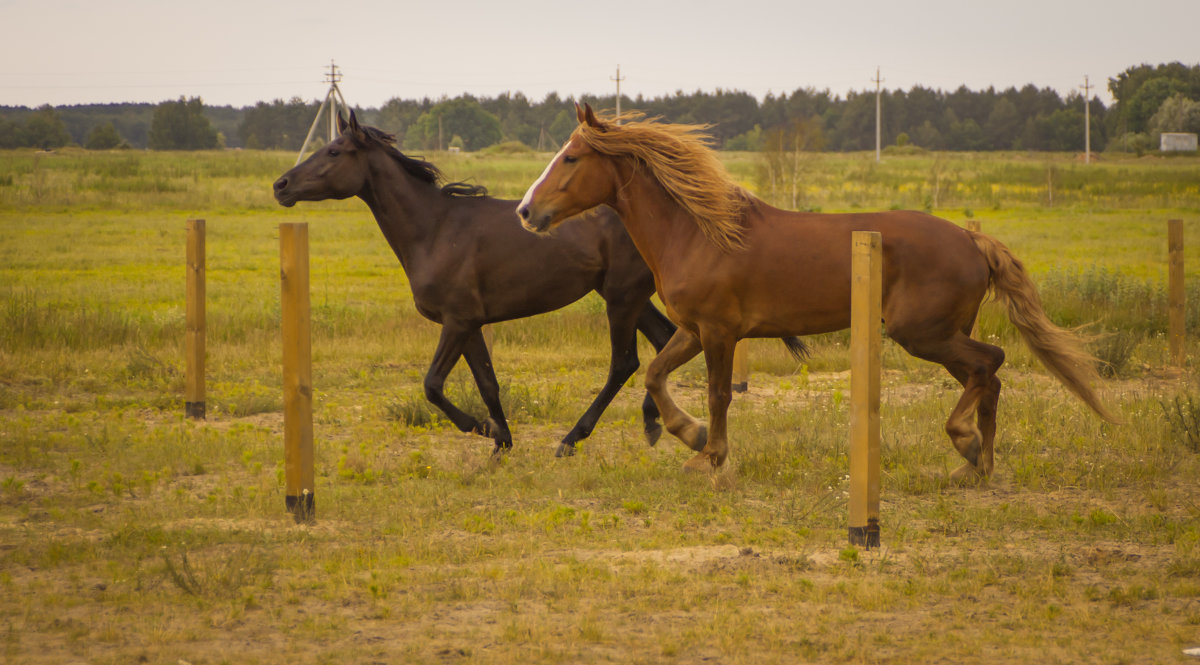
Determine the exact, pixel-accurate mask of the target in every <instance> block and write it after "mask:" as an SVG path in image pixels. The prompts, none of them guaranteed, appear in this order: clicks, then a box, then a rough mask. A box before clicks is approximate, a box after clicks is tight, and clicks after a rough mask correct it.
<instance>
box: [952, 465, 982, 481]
mask: <svg viewBox="0 0 1200 665" xmlns="http://www.w3.org/2000/svg"><path fill="white" fill-rule="evenodd" d="M986 481H987V474H985V473H983V472H982V471H980V470H979V469H977V468H975V465H974V464H971V463H970V462H967V463H965V464H963V465H962V466H960V467H958V468H957V469H955V470H954V471H952V472H951V473H950V482H953V483H955V484H956V485H964V486H969V485H978V484H980V483H983V482H986Z"/></svg>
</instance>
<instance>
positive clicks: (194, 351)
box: [183, 219, 206, 420]
mask: <svg viewBox="0 0 1200 665" xmlns="http://www.w3.org/2000/svg"><path fill="white" fill-rule="evenodd" d="M204 265H205V242H204V220H203V219H189V220H188V221H187V305H186V307H187V315H186V316H187V328H186V332H185V335H184V337H185V339H184V355H185V356H186V362H185V364H186V366H187V370H186V371H187V377H186V386H185V388H184V395H183V410H184V413H185V414H186V415H187V417H188V418H196V419H199V420H204V418H205V407H204V392H205V391H204V354H205V340H204V331H205V321H204V309H205V305H204V300H205V297H206V296H205V288H204Z"/></svg>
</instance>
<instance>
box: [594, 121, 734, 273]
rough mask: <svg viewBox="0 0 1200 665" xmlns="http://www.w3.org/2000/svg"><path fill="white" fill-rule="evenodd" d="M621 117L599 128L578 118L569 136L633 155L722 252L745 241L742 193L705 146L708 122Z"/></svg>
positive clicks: (602, 149) (604, 151) (608, 152)
mask: <svg viewBox="0 0 1200 665" xmlns="http://www.w3.org/2000/svg"><path fill="white" fill-rule="evenodd" d="M621 121H622V124H620V125H617V124H615V123H613V122H611V118H606V119H605V120H603V121H602V126H601V127H599V128H597V127H592V126H591V125H588V124H587V123H581V124H580V125H579V127H577V128H576V129H575V132H574V133H573V134H572V135H571V137H572V138H573V139H574V138H576V137H578V138H579V140H581V141H583V142H584V143H586V144H587V145H588V147H590V148H591V149H592V150H595V151H596V152H599V153H601V154H604V155H611V156H617V157H633V158H634V159H635V160H636V161H637V162H638V163H639V164H640V165H644V166H645V167H646V168H647V169H649V171H650V173H651V174H652V175H653V176H654V178H655V179H656V180H658V183H659V184H660V185H662V187H663V189H665V190H667V193H668V194H670V195H671V198H672V199H674V200H675V202H676V203H678V204H679V205H680V206H682V207H683V209H684V210H686V211H687V212H688V214H690V215H691V216H692V218H693V219H695V220H696V224H697V225H698V226H699V227H700V230H701V231H702V232H703V233H704V235H705V237H707V238H708V239H709V241H711V242H712V243H713V244H714V245H716V246H717V247H719V248H720V249H721V250H722V251H726V252H728V251H733V250H737V249H742V248H743V247H745V242H744V239H743V233H744V229H743V226H742V221H741V220H742V212H743V210H744V209H745V207H746V204H747V201H748V199H747V194H746V193H745V191H744V190H743V189H742V188H741V187H739V186H738V185H737V183H735V182H734V181H733V178H732V177H730V175H729V172H728V171H726V170H725V166H724V165H723V164H722V163H721V161H720V160H719V159H718V158H717V155H716V153H715V152H714V151H713V150H712V148H710V147H709V144H710V142H711V141H712V137H711V136H709V135H708V134H707V133H705V132H706V130H707V129H708V127H709V126H708V125H675V124H665V123H657V122H654V121H653V120H643V119H642V114H640V113H629V114H622V116H621Z"/></svg>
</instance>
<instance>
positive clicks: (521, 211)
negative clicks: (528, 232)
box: [517, 206, 529, 222]
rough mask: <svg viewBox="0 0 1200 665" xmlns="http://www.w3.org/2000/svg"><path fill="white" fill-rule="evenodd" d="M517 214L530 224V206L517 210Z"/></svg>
mask: <svg viewBox="0 0 1200 665" xmlns="http://www.w3.org/2000/svg"><path fill="white" fill-rule="evenodd" d="M517 214H518V215H520V216H521V219H523V220H525V221H527V222H528V221H529V206H524V207H522V208H520V209H519V210H517Z"/></svg>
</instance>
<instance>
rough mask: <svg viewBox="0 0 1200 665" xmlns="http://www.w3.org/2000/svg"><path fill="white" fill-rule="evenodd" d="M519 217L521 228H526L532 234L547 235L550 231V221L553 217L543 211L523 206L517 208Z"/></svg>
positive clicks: (528, 205)
mask: <svg viewBox="0 0 1200 665" xmlns="http://www.w3.org/2000/svg"><path fill="white" fill-rule="evenodd" d="M517 217H519V218H520V219H521V226H523V227H525V230H526V231H530V232H532V233H546V232H548V231H549V230H550V220H551V219H552V215H550V214H549V213H545V212H542V211H538V210H534V208H533V206H532V205H530V204H526V205H523V206H521V207H519V208H517Z"/></svg>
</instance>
